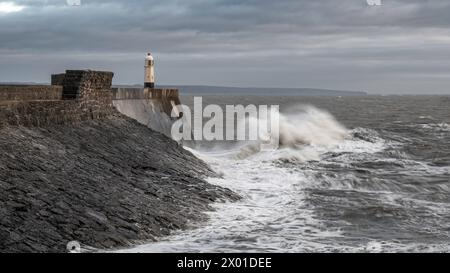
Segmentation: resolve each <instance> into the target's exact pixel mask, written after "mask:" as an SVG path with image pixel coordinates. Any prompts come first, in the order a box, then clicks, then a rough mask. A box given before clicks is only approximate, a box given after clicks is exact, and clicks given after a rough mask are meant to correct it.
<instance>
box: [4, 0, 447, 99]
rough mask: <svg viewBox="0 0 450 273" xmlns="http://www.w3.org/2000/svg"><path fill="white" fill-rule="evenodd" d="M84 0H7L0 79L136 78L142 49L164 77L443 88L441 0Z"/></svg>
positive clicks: (160, 78) (374, 88)
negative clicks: (94, 72) (371, 1)
mask: <svg viewBox="0 0 450 273" xmlns="http://www.w3.org/2000/svg"><path fill="white" fill-rule="evenodd" d="M81 1H82V5H81V6H79V7H72V6H68V5H67V3H66V0H47V1H44V0H42V1H39V0H23V1H19V0H16V1H13V0H9V1H8V2H15V3H17V4H18V5H23V6H25V7H26V8H25V9H24V10H22V11H20V12H16V13H0V81H13V80H23V81H27V80H34V81H45V80H47V78H48V74H49V73H51V72H58V71H61V70H63V69H65V68H98V69H109V70H113V71H115V72H116V78H115V81H116V83H139V82H141V78H142V56H143V54H144V53H145V52H146V51H147V50H149V49H150V50H151V51H152V52H154V54H155V55H156V57H157V61H158V70H157V72H158V73H157V78H158V81H159V82H162V83H174V84H217V85H234V86H239V85H242V86H258V85H271V86H285V87H297V86H305V87H306V86H309V87H322V88H336V89H355V90H366V91H370V92H386V93H392V92H402V93H405V92H408V93H409V92H431V91H432V92H440V93H450V88H449V87H450V78H449V77H447V75H450V64H448V62H447V59H448V57H449V56H450V47H449V45H450V38H449V37H450V16H448V14H450V2H449V1H447V0H429V1H427V0H384V1H383V6H382V7H369V6H368V5H367V3H366V1H365V0H347V1H336V0H322V1H310V0H280V1H273V0H270V1H269V0H247V1H244V0H182V1H181V0H164V1H159V0H158V1H153V0H150V1H138V0H128V1H119V0H117V1H113V0H91V1H88V0H81ZM0 2H2V1H0ZM3 2H4V1H3Z"/></svg>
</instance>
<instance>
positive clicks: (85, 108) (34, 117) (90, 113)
mask: <svg viewBox="0 0 450 273" xmlns="http://www.w3.org/2000/svg"><path fill="white" fill-rule="evenodd" d="M113 75H114V74H113V73H112V72H102V71H91V70H68V71H66V73H65V74H64V77H63V76H61V74H60V75H59V76H58V80H56V79H55V77H52V82H55V83H61V81H62V86H61V85H54V86H3V87H1V88H0V126H6V125H21V126H44V125H50V124H73V123H78V122H81V121H84V120H89V119H98V118H103V117H106V116H108V115H110V114H112V113H114V112H115V110H114V107H113V104H112V93H111V82H112V78H113ZM58 81H59V82H58Z"/></svg>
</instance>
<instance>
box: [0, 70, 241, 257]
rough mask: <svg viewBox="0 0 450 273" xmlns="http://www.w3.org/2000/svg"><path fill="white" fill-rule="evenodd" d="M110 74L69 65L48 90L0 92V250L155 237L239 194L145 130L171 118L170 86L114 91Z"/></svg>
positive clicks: (58, 248) (59, 248)
mask: <svg viewBox="0 0 450 273" xmlns="http://www.w3.org/2000/svg"><path fill="white" fill-rule="evenodd" d="M112 77H113V73H111V72H101V71H90V70H68V71H66V73H64V74H59V75H55V76H53V77H52V83H54V84H57V85H55V86H39V87H38V86H32V87H30V86H28V87H27V86H21V87H14V86H8V87H3V89H0V95H1V96H2V97H1V98H2V99H0V252H64V251H66V245H67V243H68V242H70V241H74V240H75V241H78V242H79V243H80V244H81V246H82V248H83V250H86V251H95V250H97V249H111V248H117V247H126V246H130V245H132V244H136V243H140V242H149V241H155V240H158V238H159V237H161V236H165V235H169V234H170V232H171V231H173V230H176V229H182V228H188V227H190V226H192V224H193V223H195V222H196V221H199V220H204V219H206V215H205V214H203V212H204V211H206V210H210V209H211V207H210V206H209V205H210V204H211V203H212V202H215V201H225V200H237V199H238V198H239V197H238V196H237V195H236V194H234V193H233V192H231V191H229V190H227V189H224V188H221V187H219V186H215V185H211V184H209V183H207V182H206V181H205V180H204V178H205V177H207V176H215V175H216V174H215V173H214V172H213V171H212V170H211V169H210V168H209V166H208V165H207V164H206V163H204V162H203V161H202V160H200V159H198V158H196V157H195V156H194V155H192V154H191V153H190V152H189V151H187V150H185V149H183V147H181V146H180V145H179V144H178V143H176V142H175V141H173V140H172V139H170V138H168V137H166V136H164V135H163V134H161V133H159V132H156V131H155V130H152V129H150V128H152V127H153V128H155V123H160V124H166V125H167V124H170V123H171V122H172V121H173V120H172V119H171V118H170V117H169V116H168V114H167V113H168V112H170V111H169V109H170V108H171V105H172V104H176V103H178V102H179V99H178V93H177V91H176V90H147V89H135V90H115V91H113V90H111V80H112ZM2 90H3V92H2ZM39 90H40V91H39ZM39 92H41V94H37V93H39ZM36 98H38V99H36ZM113 104H114V105H113ZM138 105H141V106H142V107H137V106H138ZM114 106H115V107H116V108H117V109H119V111H121V112H122V113H124V114H125V115H123V114H121V113H120V112H119V111H117V110H116V108H115V107H114ZM133 111H134V112H133ZM126 115H129V116H131V117H132V118H133V119H132V118H129V117H127V116H126ZM141 117H145V118H143V120H144V121H143V122H140V123H144V124H145V120H151V121H152V123H151V124H146V125H147V126H144V125H142V124H140V123H139V122H138V121H136V120H139V118H141ZM141 121H142V120H141ZM148 127H150V128H148ZM162 129H164V128H162ZM162 129H161V130H162Z"/></svg>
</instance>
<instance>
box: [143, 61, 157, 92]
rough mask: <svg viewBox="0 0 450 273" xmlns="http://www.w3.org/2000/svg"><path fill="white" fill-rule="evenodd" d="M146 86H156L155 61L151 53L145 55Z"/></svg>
mask: <svg viewBox="0 0 450 273" xmlns="http://www.w3.org/2000/svg"><path fill="white" fill-rule="evenodd" d="M144 87H145V88H155V62H154V60H153V56H152V54H151V53H147V56H146V57H145V79H144Z"/></svg>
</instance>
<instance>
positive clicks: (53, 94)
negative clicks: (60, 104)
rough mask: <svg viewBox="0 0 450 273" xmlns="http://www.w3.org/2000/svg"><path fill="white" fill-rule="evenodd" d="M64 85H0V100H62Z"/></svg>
mask: <svg viewBox="0 0 450 273" xmlns="http://www.w3.org/2000/svg"><path fill="white" fill-rule="evenodd" d="M62 89H63V88H62V86H49V85H0V101H24V100H25V101H30V100H60V99H61V98H62Z"/></svg>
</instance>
